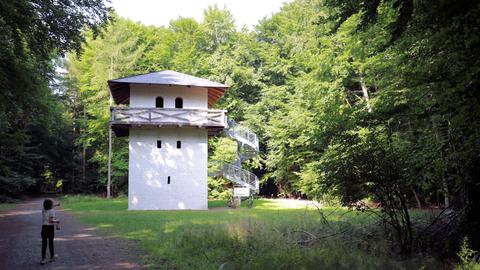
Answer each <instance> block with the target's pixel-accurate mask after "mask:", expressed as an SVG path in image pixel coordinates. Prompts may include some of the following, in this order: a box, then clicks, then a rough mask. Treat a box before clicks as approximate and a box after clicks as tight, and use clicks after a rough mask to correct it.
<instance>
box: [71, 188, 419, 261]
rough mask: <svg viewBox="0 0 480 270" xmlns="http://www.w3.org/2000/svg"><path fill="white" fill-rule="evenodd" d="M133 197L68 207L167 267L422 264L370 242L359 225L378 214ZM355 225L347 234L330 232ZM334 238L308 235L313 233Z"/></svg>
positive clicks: (299, 204)
mask: <svg viewBox="0 0 480 270" xmlns="http://www.w3.org/2000/svg"><path fill="white" fill-rule="evenodd" d="M127 204H128V202H127V199H126V198H115V199H111V200H106V199H100V198H95V197H85V196H74V197H65V198H63V206H64V207H65V208H66V209H67V210H70V211H72V212H75V213H76V214H77V215H78V216H79V217H80V219H81V221H82V222H85V223H87V224H89V225H93V226H95V227H97V228H99V229H100V230H102V231H104V232H105V233H109V234H116V235H119V236H121V237H124V238H127V239H130V240H134V241H136V242H137V243H138V245H139V247H140V248H142V249H144V250H145V251H146V252H147V253H148V254H149V255H150V256H149V257H150V258H151V259H152V260H153V264H154V265H156V267H160V268H161V269H218V268H219V267H220V265H222V264H225V265H224V268H223V269H225V270H227V269H406V268H411V267H412V266H413V267H414V268H418V267H420V266H421V263H422V262H415V263H414V262H412V261H405V260H404V261H398V260H395V259H394V258H392V257H391V256H389V254H388V246H386V243H385V242H384V241H379V242H378V243H374V246H373V247H371V248H369V251H366V250H364V249H362V248H359V247H363V246H369V245H368V244H366V243H363V242H360V241H365V240H364V239H361V238H356V237H357V236H356V235H355V228H356V227H359V228H361V227H362V226H369V225H371V224H373V223H374V222H375V221H374V219H373V218H372V216H371V215H368V214H365V213H360V214H359V213H357V212H353V211H349V210H348V209H345V208H320V207H319V206H318V205H317V206H315V205H313V204H311V203H310V202H305V201H295V200H256V201H255V203H254V207H253V208H251V209H249V208H246V207H242V208H240V209H229V208H226V202H225V201H211V202H209V208H210V210H208V211H188V210H186V211H128V210H127ZM345 230H350V231H351V233H350V234H349V235H346V237H343V236H341V237H329V236H328V235H330V234H334V233H336V232H339V231H345ZM305 232H307V233H311V234H312V235H317V236H326V237H325V238H322V239H321V240H316V241H312V242H311V243H309V242H307V244H299V243H301V242H302V241H303V240H308V239H307V238H308V237H309V236H308V234H307V233H305Z"/></svg>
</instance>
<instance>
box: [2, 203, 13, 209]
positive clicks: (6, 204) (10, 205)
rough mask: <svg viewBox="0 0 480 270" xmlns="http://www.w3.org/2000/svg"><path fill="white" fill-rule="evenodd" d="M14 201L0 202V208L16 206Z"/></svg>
mask: <svg viewBox="0 0 480 270" xmlns="http://www.w3.org/2000/svg"><path fill="white" fill-rule="evenodd" d="M16 205H17V204H16V203H0V210H8V209H12V208H14V207H15V206H16Z"/></svg>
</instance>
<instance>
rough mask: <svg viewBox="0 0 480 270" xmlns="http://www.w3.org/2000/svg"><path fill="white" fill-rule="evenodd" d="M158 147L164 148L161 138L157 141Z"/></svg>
mask: <svg viewBox="0 0 480 270" xmlns="http://www.w3.org/2000/svg"><path fill="white" fill-rule="evenodd" d="M157 148H162V141H160V140H158V141H157Z"/></svg>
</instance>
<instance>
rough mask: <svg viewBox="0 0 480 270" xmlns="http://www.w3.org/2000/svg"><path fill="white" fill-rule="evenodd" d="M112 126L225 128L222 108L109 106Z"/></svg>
mask: <svg viewBox="0 0 480 270" xmlns="http://www.w3.org/2000/svg"><path fill="white" fill-rule="evenodd" d="M110 124H111V125H112V126H144V125H145V126H196V127H205V128H226V127H227V117H226V115H225V111H224V110H207V109H205V110H203V109H173V108H131V107H115V108H111V115H110Z"/></svg>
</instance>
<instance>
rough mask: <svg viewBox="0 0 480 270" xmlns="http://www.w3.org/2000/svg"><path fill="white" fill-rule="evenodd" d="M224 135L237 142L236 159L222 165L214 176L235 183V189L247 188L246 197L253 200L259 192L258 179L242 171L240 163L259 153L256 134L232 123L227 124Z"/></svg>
mask: <svg viewBox="0 0 480 270" xmlns="http://www.w3.org/2000/svg"><path fill="white" fill-rule="evenodd" d="M225 134H226V135H227V136H228V137H230V138H232V139H234V140H235V141H236V142H237V149H238V151H237V154H238V159H237V160H236V162H234V163H230V164H225V165H223V166H222V168H221V169H220V170H219V171H218V172H216V173H215V176H223V177H224V178H226V179H228V180H230V181H232V182H233V183H235V184H236V187H237V188H238V187H242V188H248V190H249V194H248V197H250V198H253V195H254V194H256V193H258V191H259V182H258V177H257V176H256V175H255V174H253V173H251V172H249V171H247V170H245V169H242V163H243V161H245V160H248V159H251V158H252V157H254V156H255V155H257V153H258V151H259V148H258V138H257V134H255V133H253V132H252V131H251V130H249V129H248V128H246V127H244V126H241V125H238V124H236V123H235V122H234V121H231V122H229V128H228V129H226V130H225ZM245 197H247V196H245Z"/></svg>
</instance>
